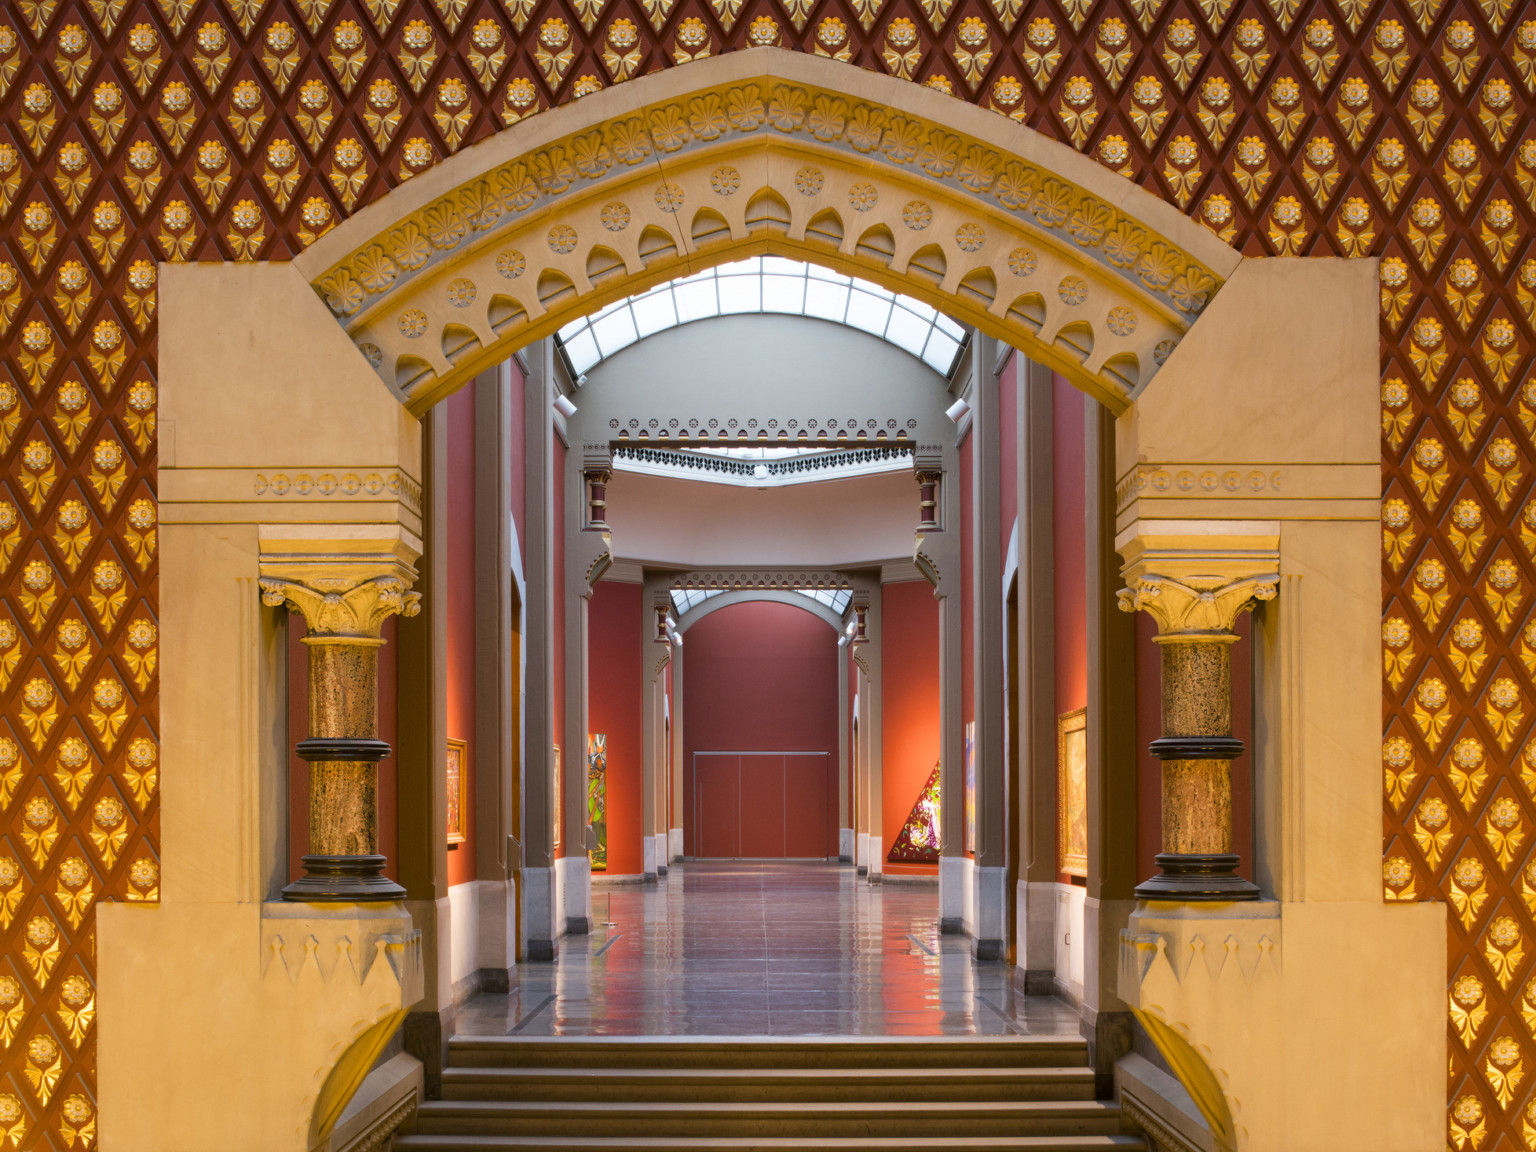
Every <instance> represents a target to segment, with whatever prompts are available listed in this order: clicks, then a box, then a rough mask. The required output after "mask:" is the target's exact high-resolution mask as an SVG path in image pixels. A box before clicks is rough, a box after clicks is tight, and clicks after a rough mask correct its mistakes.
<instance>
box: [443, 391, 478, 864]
mask: <svg viewBox="0 0 1536 1152" xmlns="http://www.w3.org/2000/svg"><path fill="white" fill-rule="evenodd" d="M475 388H476V385H474V384H471V385H470V386H469V387H468V388H463V389H460V390H459V391H458V392H455V393H454V394H453V395H452V396H450V397H449V398H448V399H447V401H446V402H445V403H444V409H445V411H446V412H447V418H448V462H447V469H446V471H447V474H448V500H447V503H448V533H447V535H448V541H447V553H448V554H447V556H446V557H445V558H444V562H443V565H442V568H443V569H444V570H445V571H444V574H443V575H444V579H445V580H446V581H447V585H448V587H447V593H448V620H447V628H448V669H447V672H448V718H447V719H448V738H449V739H450V740H463V741H464V742H465V743H466V744H467V745H468V747H467V749H466V750H465V753H464V774H463V781H462V801H461V802H462V804H463V806H464V833H465V836H466V837H467V838H466V839H465V841H464V842H463V843H461V844H450V845H448V884H449V886H450V887H451V886H452V885H454V884H464V883H467V882H468V881H470V880H473V879H474V878H475V807H474V803H475V751H476V750H475Z"/></svg>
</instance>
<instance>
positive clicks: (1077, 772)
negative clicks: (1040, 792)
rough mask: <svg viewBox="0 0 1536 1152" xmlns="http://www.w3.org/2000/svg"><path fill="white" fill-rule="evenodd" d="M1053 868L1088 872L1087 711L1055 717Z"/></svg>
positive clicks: (1084, 874) (1079, 710)
mask: <svg viewBox="0 0 1536 1152" xmlns="http://www.w3.org/2000/svg"><path fill="white" fill-rule="evenodd" d="M1056 811H1057V829H1056V869H1057V871H1059V872H1065V873H1067V874H1068V875H1071V876H1087V875H1088V710H1087V709H1086V708H1079V709H1078V710H1077V711H1076V712H1068V713H1066V714H1065V715H1062V716H1058V717H1057V718H1056Z"/></svg>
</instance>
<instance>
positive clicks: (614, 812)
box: [582, 581, 661, 876]
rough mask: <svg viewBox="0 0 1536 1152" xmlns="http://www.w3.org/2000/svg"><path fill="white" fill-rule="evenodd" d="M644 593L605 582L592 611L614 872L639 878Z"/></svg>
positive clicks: (595, 711) (594, 701) (590, 682)
mask: <svg viewBox="0 0 1536 1152" xmlns="http://www.w3.org/2000/svg"><path fill="white" fill-rule="evenodd" d="M641 592H642V589H641V587H640V585H639V584H619V583H615V582H612V581H607V582H603V583H600V584H598V586H597V588H596V590H595V591H594V592H593V593H592V603H591V607H590V608H588V610H587V668H588V672H587V725H588V727H589V729H590V730H591V731H592V732H601V733H603V734H604V735H606V736H607V737H608V875H610V876H638V875H639V874H640V873H641V872H643V871H644V870H645V856H644V853H643V850H642V848H641V837H642V835H643V834H644V817H645V800H644V780H645V761H644V756H645V745H644V735H643V728H642V723H643V720H644V716H643V712H644V706H645V695H644V690H643V689H644V682H645V681H644V678H645V671H644V668H643V666H642V665H643V656H644V653H643V648H644V639H643V637H642V636H641V619H640V596H641ZM656 651H657V652H658V653H659V652H660V651H661V649H660V648H659V647H658V648H657V649H656ZM582 763H583V764H584V763H585V752H583V761H582Z"/></svg>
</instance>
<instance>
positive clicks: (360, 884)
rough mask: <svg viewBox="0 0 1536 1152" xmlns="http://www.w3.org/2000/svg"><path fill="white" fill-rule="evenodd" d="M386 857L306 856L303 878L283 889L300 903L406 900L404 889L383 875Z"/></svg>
mask: <svg viewBox="0 0 1536 1152" xmlns="http://www.w3.org/2000/svg"><path fill="white" fill-rule="evenodd" d="M384 863H385V860H384V857H383V856H305V857H304V875H303V876H301V877H300V878H299V879H297V880H295V881H294V882H293V883H292V884H290V885H288V887H286V888H284V889H283V899H284V900H292V901H294V902H295V903H300V904H373V903H378V902H380V901H388V900H404V899H405V889H404V888H402V887H400V885H398V884H396V883H395V882H394V881H393V880H391V879H390V878H389V877H388V876H386V875H384Z"/></svg>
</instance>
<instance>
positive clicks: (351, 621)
mask: <svg viewBox="0 0 1536 1152" xmlns="http://www.w3.org/2000/svg"><path fill="white" fill-rule="evenodd" d="M394 567H395V569H396V570H395V571H391V572H388V573H386V574H382V575H374V576H367V575H361V574H358V573H357V572H355V571H349V572H347V573H346V574H344V575H331V574H326V573H325V572H324V571H319V572H307V573H305V574H304V575H302V576H300V577H299V578H297V579H286V578H276V577H263V578H262V580H261V599H262V602H263V603H264V604H266V605H268V606H269V607H273V608H276V607H278V606H280V605H283V604H286V605H287V606H288V608H289V609H290V610H292V611H295V612H298V613H299V614H300V615H301V616H303V617H304V622H305V623H306V624H307V625H309V635H307V636H305V637H304V643H305V644H306V645H307V646H308V648H309V738H308V739H307V740H301V741H300V742H299V743H298V745H297V746H296V748H295V751H297V752H298V754H299V756H300V757H301V758H302V759H304V760H307V761H308V762H309V854H308V855H306V856H305V857H304V875H303V876H302V877H301V878H300V879H298V880H296V881H294V882H293V883H292V884H290V885H288V887H286V888H284V889H283V899H284V900H294V901H300V902H304V903H355V902H362V901H378V900H403V899H404V898H405V889H404V888H402V887H401V886H400V885H398V884H396V883H395V882H394V881H393V880H391V879H389V878H388V877H386V876H385V875H384V864H385V858H384V857H383V856H381V855H380V854H379V852H378V844H379V835H378V821H379V809H378V771H379V761H380V760H382V759H384V757H386V756H388V755H389V753H390V747H389V745H388V744H386V743H385V742H384V741H382V740H380V739H379V649H380V648H381V647H383V645H384V639H383V628H384V621H385V620H387V619H388V618H389V617H391V616H393V615H395V614H396V613H399V614H400V615H403V616H414V615H416V613H417V612H418V611H420V601H421V594H420V593H419V592H411V591H408V589H409V587H410V583H411V579H413V578H414V576H415V573H414V572H411V571H410V569H409V568H407V567H406V566H405V565H396V566H394Z"/></svg>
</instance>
